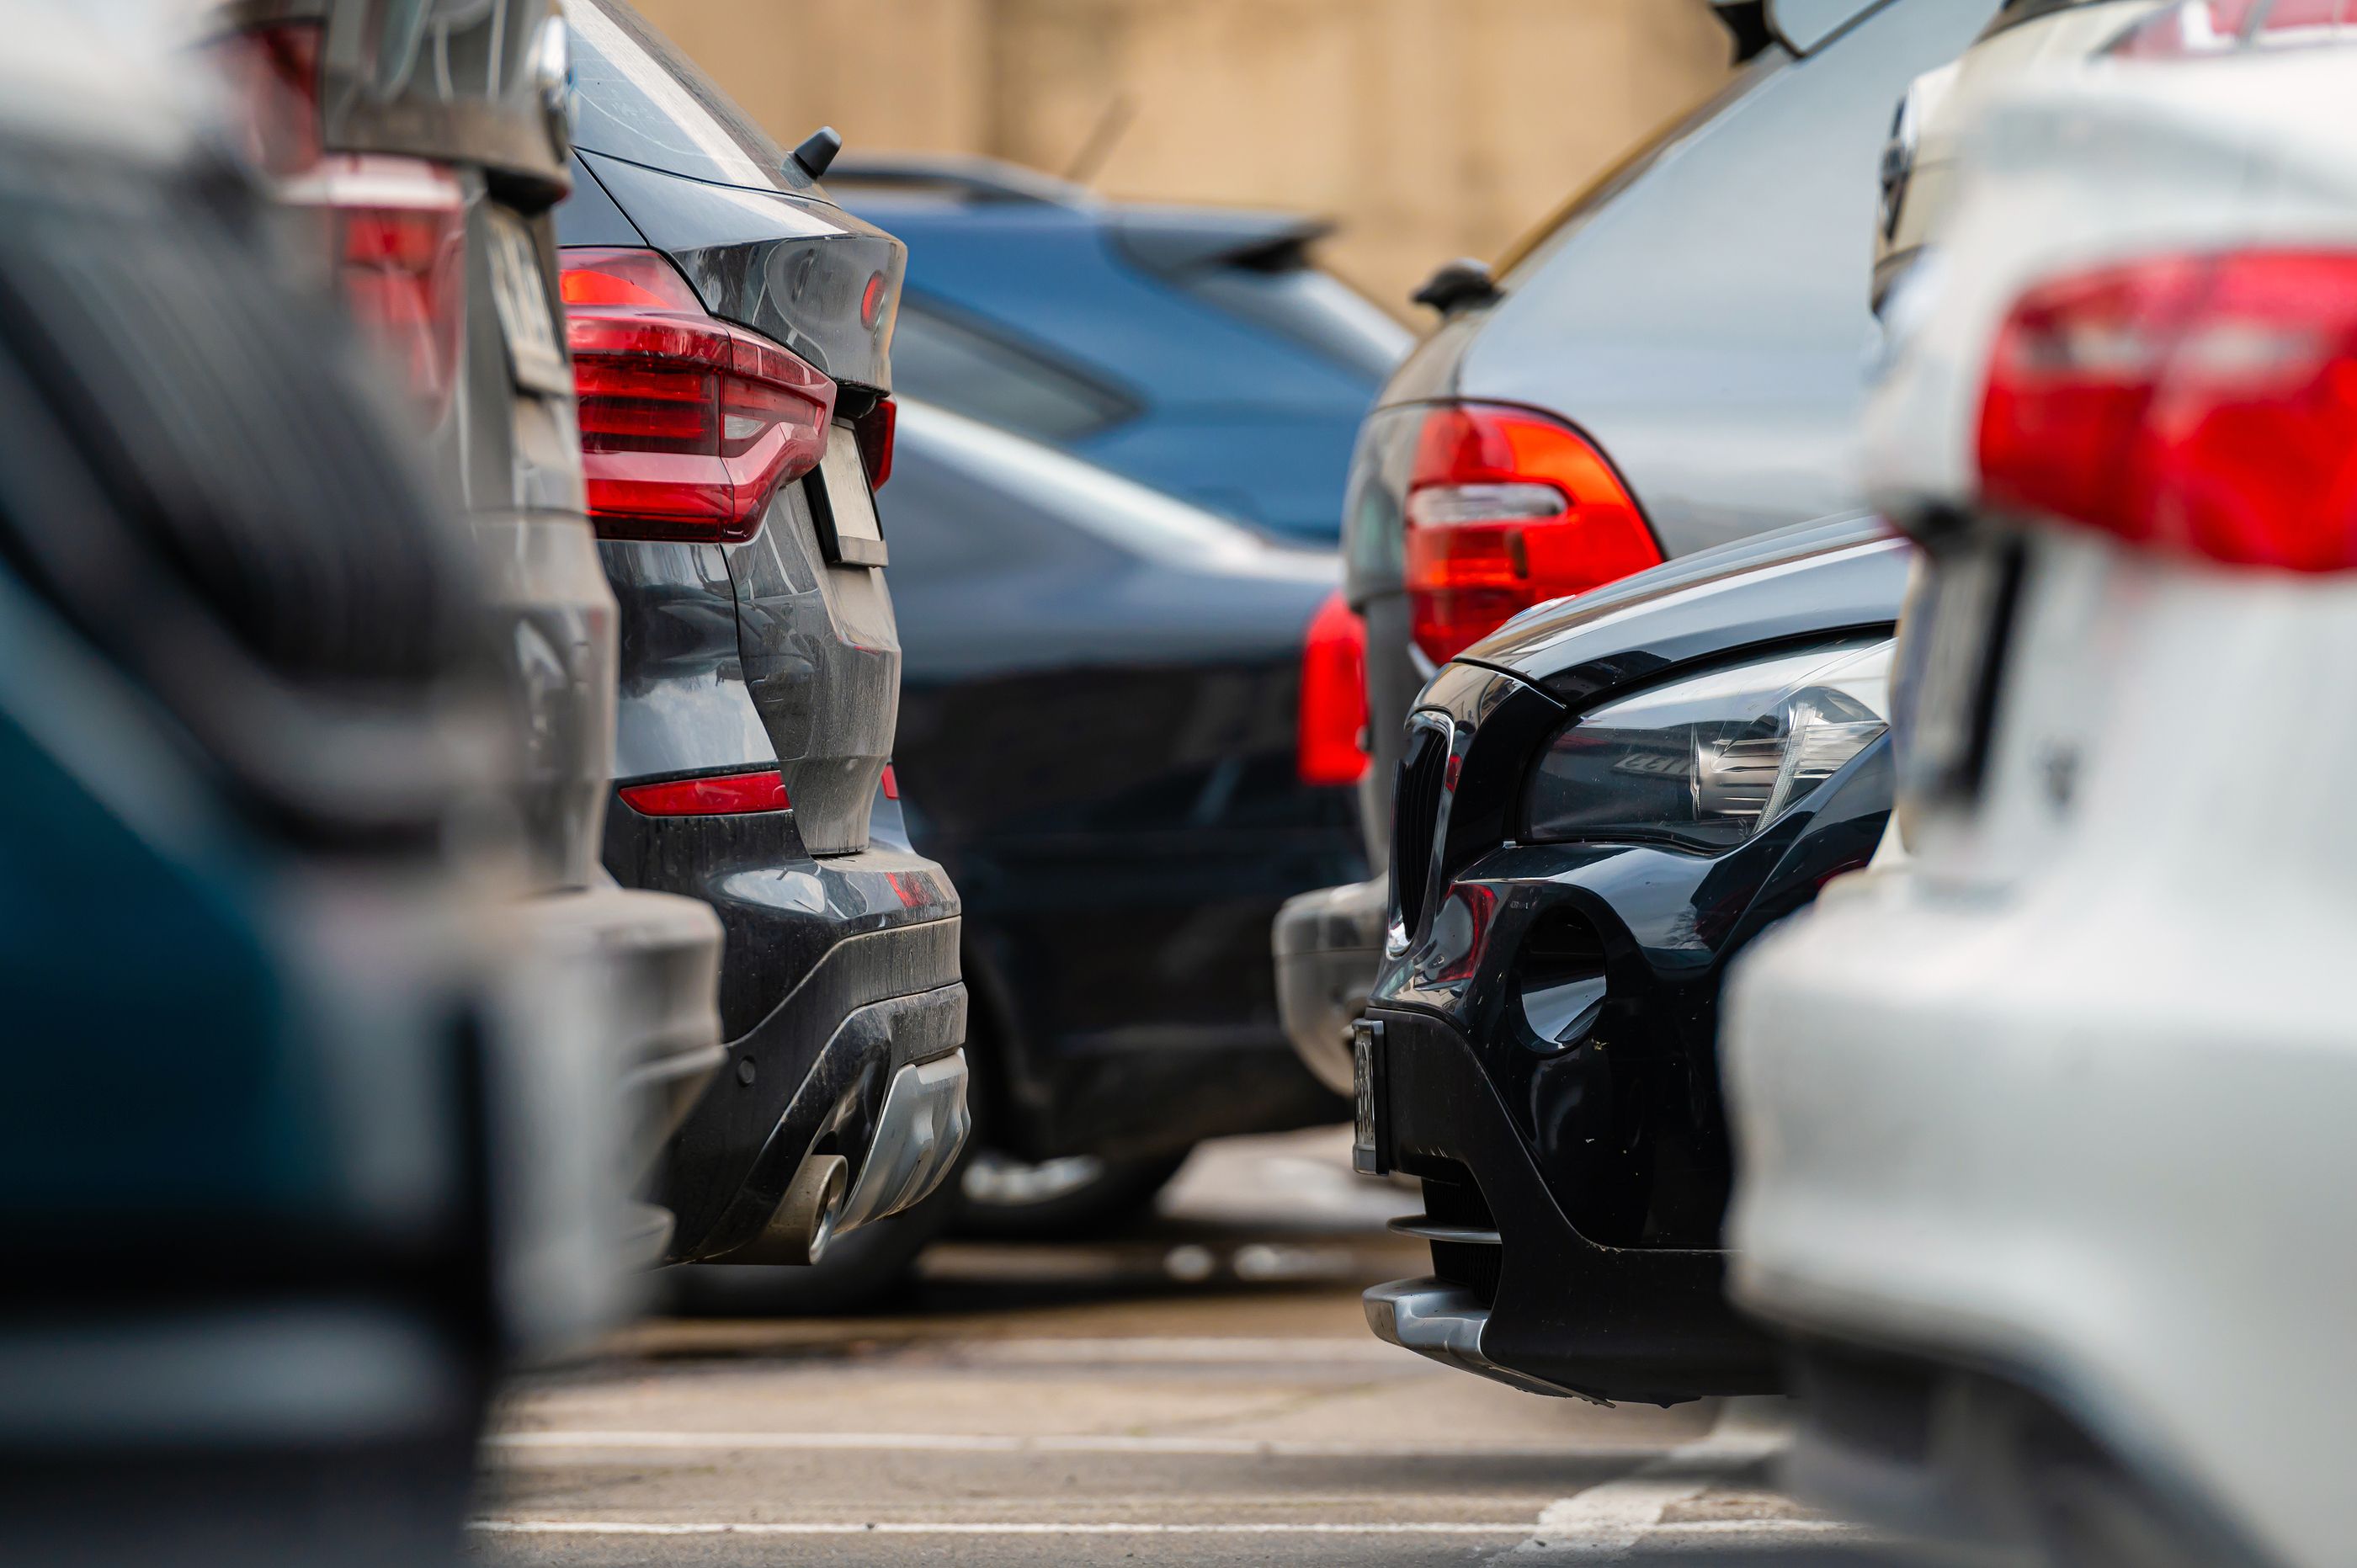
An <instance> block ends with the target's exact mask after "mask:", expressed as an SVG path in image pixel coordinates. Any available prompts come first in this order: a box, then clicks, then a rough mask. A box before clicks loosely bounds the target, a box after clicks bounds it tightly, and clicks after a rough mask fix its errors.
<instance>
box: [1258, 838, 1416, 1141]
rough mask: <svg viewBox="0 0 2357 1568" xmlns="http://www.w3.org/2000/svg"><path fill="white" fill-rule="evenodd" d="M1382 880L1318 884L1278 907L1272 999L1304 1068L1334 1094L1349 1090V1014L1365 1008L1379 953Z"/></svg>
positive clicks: (1386, 893)
mask: <svg viewBox="0 0 2357 1568" xmlns="http://www.w3.org/2000/svg"><path fill="white" fill-rule="evenodd" d="M1390 902H1391V885H1390V882H1389V879H1388V878H1385V877H1381V876H1378V877H1375V878H1373V879H1372V880H1371V881H1367V882H1353V883H1351V884H1349V885H1348V886H1341V887H1321V888H1319V889H1318V891H1317V892H1315V893H1303V894H1300V895H1298V896H1297V897H1292V898H1288V899H1286V902H1285V907H1284V908H1281V909H1279V910H1278V911H1277V912H1276V925H1275V929H1273V931H1272V932H1271V942H1272V945H1273V946H1274V948H1275V952H1276V1005H1277V1013H1278V1015H1279V1016H1281V1017H1282V1018H1283V1019H1284V1020H1285V1033H1286V1038H1287V1039H1289V1040H1291V1041H1292V1042H1293V1048H1294V1051H1295V1052H1296V1053H1297V1055H1298V1056H1299V1057H1300V1058H1301V1062H1302V1065H1303V1066H1304V1067H1307V1068H1308V1069H1309V1070H1310V1072H1311V1073H1313V1074H1315V1075H1316V1077H1317V1079H1318V1082H1320V1083H1322V1084H1324V1085H1325V1086H1326V1087H1327V1088H1329V1089H1330V1090H1333V1091H1334V1092H1335V1093H1337V1094H1348V1093H1350V1092H1351V1019H1353V1018H1356V1017H1357V1016H1358V1015H1360V1014H1361V1013H1363V1012H1365V1011H1366V1010H1367V995H1368V993H1370V992H1371V991H1372V990H1373V989H1374V984H1375V971H1376V970H1377V968H1379V967H1380V966H1381V964H1382V962H1383V918H1384V915H1385V913H1386V912H1387V910H1388V908H1389V906H1390Z"/></svg>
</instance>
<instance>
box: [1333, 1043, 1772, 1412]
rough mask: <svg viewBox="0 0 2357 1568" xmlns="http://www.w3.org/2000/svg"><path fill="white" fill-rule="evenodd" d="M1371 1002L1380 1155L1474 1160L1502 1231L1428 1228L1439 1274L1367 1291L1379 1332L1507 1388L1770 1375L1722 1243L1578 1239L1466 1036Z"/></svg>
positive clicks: (1754, 1389)
mask: <svg viewBox="0 0 2357 1568" xmlns="http://www.w3.org/2000/svg"><path fill="white" fill-rule="evenodd" d="M1369 1016H1370V1018H1371V1019H1372V1021H1374V1022H1376V1023H1379V1024H1381V1025H1382V1026H1383V1029H1382V1034H1381V1036H1380V1038H1379V1040H1378V1041H1377V1043H1376V1047H1375V1048H1376V1051H1377V1052H1378V1055H1379V1058H1380V1059H1379V1061H1378V1063H1377V1065H1376V1070H1375V1072H1374V1075H1373V1090H1372V1092H1373V1093H1374V1096H1375V1104H1374V1121H1375V1128H1376V1147H1377V1159H1378V1163H1379V1164H1380V1165H1382V1166H1383V1168H1384V1169H1387V1170H1388V1169H1400V1170H1408V1171H1415V1170H1419V1169H1422V1170H1426V1171H1431V1170H1446V1169H1448V1168H1450V1167H1452V1166H1453V1167H1459V1168H1461V1170H1462V1171H1463V1172H1465V1173H1469V1175H1470V1176H1471V1177H1472V1180H1473V1183H1474V1185H1475V1186H1476V1187H1479V1188H1480V1197H1481V1198H1482V1199H1483V1200H1484V1201H1485V1202H1486V1205H1487V1208H1488V1211H1489V1215H1490V1218H1491V1224H1492V1226H1494V1230H1495V1234H1496V1236H1497V1240H1496V1242H1495V1243H1494V1244H1491V1245H1482V1244H1474V1243H1468V1242H1464V1241H1455V1242H1448V1243H1440V1242H1436V1244H1435V1247H1434V1251H1433V1273H1434V1275H1435V1276H1436V1277H1435V1278H1433V1279H1426V1280H1415V1281H1405V1282H1396V1283H1392V1284H1388V1285H1379V1286H1377V1287H1375V1288H1374V1289H1373V1290H1372V1291H1370V1292H1369V1293H1368V1294H1367V1298H1366V1305H1367V1315H1368V1319H1369V1322H1370V1324H1371V1325H1372V1326H1373V1327H1374V1329H1375V1332H1376V1333H1377V1334H1378V1335H1380V1336H1382V1337H1384V1338H1386V1339H1389V1340H1391V1341H1392V1342H1393V1343H1394V1344H1398V1345H1402V1346H1404V1347H1405V1348H1409V1349H1413V1350H1416V1351H1419V1352H1421V1353H1423V1354H1425V1355H1428V1356H1431V1357H1433V1358H1434V1359H1437V1360H1441V1361H1444V1362H1447V1363H1448V1364H1450V1365H1452V1366H1457V1367H1459V1368H1461V1369H1465V1370H1469V1371H1474V1372H1479V1373H1481V1374H1482V1375H1484V1376H1488V1377H1492V1378H1496V1379H1498V1380H1500V1381H1502V1382H1507V1383H1510V1384H1512V1385H1513V1386H1514V1387H1517V1388H1523V1389H1535V1390H1538V1391H1549V1392H1555V1393H1570V1394H1577V1395H1583V1396H1587V1397H1590V1398H1598V1399H1609V1400H1632V1401H1637V1402H1653V1403H1663V1404H1667V1403H1674V1402H1678V1401H1682V1400H1689V1399H1695V1398H1698V1397H1701V1396H1703V1395H1706V1394H1734V1393H1760V1392H1768V1391H1773V1390H1774V1389H1775V1388H1777V1387H1778V1386H1779V1379H1778V1376H1777V1373H1776V1369H1775V1363H1774V1357H1773V1352H1772V1348H1771V1347H1770V1343H1769V1341H1768V1340H1767V1338H1766V1337H1764V1336H1763V1335H1761V1334H1760V1331H1759V1330H1758V1329H1756V1328H1755V1327H1753V1326H1751V1325H1749V1323H1747V1322H1745V1321H1744V1320H1742V1319H1741V1318H1739V1317H1738V1316H1737V1315H1736V1314H1735V1312H1734V1311H1733V1310H1732V1309H1731V1308H1730V1307H1729V1306H1728V1305H1727V1302H1726V1300H1725V1298H1724V1297H1723V1295H1722V1294H1721V1293H1720V1280H1721V1275H1722V1273H1723V1270H1724V1266H1725V1256H1726V1254H1724V1253H1723V1252H1719V1251H1706V1250H1700V1249H1668V1248H1661V1249H1647V1248H1635V1247H1601V1246H1598V1245H1597V1244H1596V1243H1594V1242H1592V1241H1590V1240H1587V1238H1586V1237H1585V1236H1582V1235H1581V1234H1580V1233H1579V1232H1578V1231H1577V1230H1576V1229H1574V1228H1573V1226H1572V1224H1571V1221H1570V1220H1569V1219H1566V1217H1565V1215H1564V1212H1563V1209H1562V1208H1560V1207H1559V1206H1558V1205H1557V1204H1556V1202H1555V1197H1554V1196H1553V1195H1552V1194H1551V1193H1550V1192H1549V1190H1548V1187H1547V1184H1546V1182H1545V1180H1544V1178H1543V1177H1542V1176H1541V1175H1540V1173H1539V1168H1538V1165H1537V1163H1536V1160H1535V1159H1534V1155H1533V1154H1532V1151H1531V1149H1530V1147H1529V1145H1528V1144H1526V1143H1525V1142H1524V1141H1523V1137H1522V1136H1521V1135H1520V1133H1518V1132H1517V1130H1516V1128H1515V1125H1514V1122H1513V1119H1512V1117H1511V1116H1509V1115H1508V1113H1507V1111H1506V1107H1505V1105H1504V1103H1503V1102H1502V1101H1501V1100H1500V1098H1499V1096H1498V1092H1497V1090H1496V1088H1495V1087H1494V1086H1493V1085H1492V1084H1491V1081H1490V1079H1489V1077H1488V1075H1487V1074H1486V1073H1484V1071H1483V1070H1482V1068H1481V1064H1480V1059H1479V1058H1478V1056H1477V1055H1476V1053H1475V1051H1474V1049H1473V1047H1472V1046H1471V1044H1470V1042H1469V1041H1468V1040H1467V1039H1466V1037H1465V1036H1464V1035H1463V1034H1462V1033H1461V1032H1460V1031H1458V1028H1457V1027H1456V1026H1454V1025H1452V1024H1450V1023H1449V1022H1448V1021H1447V1020H1446V1019H1443V1018H1440V1017H1438V1016H1436V1015H1432V1014H1427V1013H1422V1012H1412V1011H1408V1010H1406V1009H1401V1008H1389V1007H1378V1008H1374V1009H1372V1011H1371V1012H1370V1014H1369ZM1492 1251H1494V1254H1495V1256H1494V1259H1488V1258H1485V1256H1484V1254H1487V1253H1491V1252H1492ZM1485 1276H1486V1277H1485ZM1443 1287H1450V1288H1446V1289H1444V1288H1443Z"/></svg>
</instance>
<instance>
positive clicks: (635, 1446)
mask: <svg viewBox="0 0 2357 1568" xmlns="http://www.w3.org/2000/svg"><path fill="white" fill-rule="evenodd" d="M483 1444H484V1446H485V1447H487V1448H490V1449H493V1450H511V1451H527V1450H568V1449H569V1450H575V1451H583V1452H586V1451H589V1450H598V1449H620V1450H632V1451H637V1452H640V1453H660V1452H667V1451H669V1452H682V1453H698V1454H703V1453H726V1452H729V1451H732V1450H757V1449H774V1450H786V1451H791V1452H824V1451H829V1450H841V1451H844V1452H847V1453H849V1452H861V1451H875V1452H881V1453H909V1454H1165V1455H1186V1454H1208V1455H1243V1456H1246V1457H1253V1458H1275V1459H1466V1458H1475V1459H1553V1460H1559V1461H1568V1462H1573V1463H1577V1464H1583V1465H1614V1464H1629V1465H1633V1464H1639V1463H1642V1462H1644V1461H1646V1460H1651V1459H1655V1458H1658V1457H1659V1456H1660V1455H1661V1453H1662V1451H1661V1450H1660V1449H1658V1448H1579V1447H1564V1446H1550V1447H1540V1446H1535V1445H1518V1444H1483V1443H1445V1444H1434V1443H1421V1444H1409V1443H1340V1442H1315V1441H1290V1440H1286V1439H1276V1438H1263V1437H1179V1436H1167V1437H1134V1436H1124V1435H1116V1434H1110V1433H1073V1434H1033V1435H1002V1434H996V1433H969V1432H605V1431H553V1432H550V1431H543V1432H499V1433H493V1434H490V1436H488V1437H486V1438H484V1439H483Z"/></svg>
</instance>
